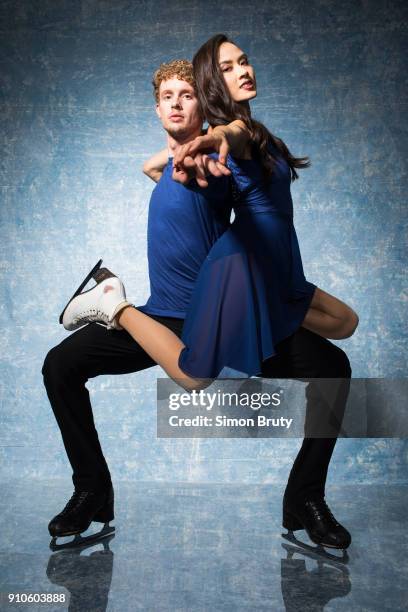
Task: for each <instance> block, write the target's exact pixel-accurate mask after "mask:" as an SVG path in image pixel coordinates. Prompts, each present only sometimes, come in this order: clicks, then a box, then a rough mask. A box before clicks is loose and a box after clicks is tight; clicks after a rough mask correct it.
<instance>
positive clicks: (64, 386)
mask: <svg viewBox="0 0 408 612" xmlns="http://www.w3.org/2000/svg"><path fill="white" fill-rule="evenodd" d="M152 318H154V319H156V320H157V321H159V322H160V323H163V324H164V325H166V326H167V327H168V328H169V329H171V330H172V331H173V332H175V333H176V334H177V335H178V336H180V335H181V331H182V327H183V320H182V319H174V318H168V317H158V316H153V317H152ZM276 348H277V355H275V356H274V357H272V358H270V359H269V360H268V361H266V362H265V363H264V367H263V370H262V376H263V377H265V378H296V379H306V378H331V379H339V380H338V381H337V383H336V381H334V382H335V384H334V386H333V381H331V383H330V385H329V388H328V387H327V381H321V383H319V381H314V382H311V383H309V385H308V386H307V388H306V396H307V416H306V425H305V436H306V437H305V439H304V440H303V443H302V446H301V448H300V451H299V453H298V455H297V457H296V460H295V462H294V464H293V467H292V470H291V473H290V476H289V480H288V485H287V487H286V494H287V495H289V496H301V495H304V494H309V493H317V494H324V487H325V482H326V476H327V470H328V466H329V462H330V458H331V456H332V453H333V449H334V446H335V444H336V437H332V438H311V437H307V436H308V431H309V430H310V431H312V425H313V426H315V425H314V423H316V419H315V417H316V415H317V417H318V418H317V422H319V420H321V419H322V418H325V415H326V416H327V418H328V415H329V414H333V413H335V416H336V418H337V419H338V421H339V422H341V418H342V414H343V411H344V407H345V403H346V400H347V395H348V392H349V379H350V377H351V369H350V364H349V361H348V358H347V356H346V354H345V353H344V352H343V351H342V350H341V349H339V348H338V347H337V346H335V345H334V344H332V343H331V342H329V341H328V340H326V339H324V338H322V337H321V336H318V335H317V334H314V333H312V332H310V331H308V330H306V329H304V328H302V327H301V328H300V329H299V330H298V331H297V332H296V333H295V334H293V335H292V336H290V337H289V338H287V339H285V340H283V341H282V342H280V343H279V344H278V345H277V347H276ZM154 365H156V364H155V362H154V361H153V360H152V359H151V358H150V357H149V355H148V354H147V353H146V352H145V351H144V350H143V349H142V348H141V347H140V346H139V345H138V344H137V342H135V340H134V339H133V338H132V337H131V336H130V334H128V332H127V331H125V330H123V331H117V330H107V329H106V328H105V327H104V326H102V325H100V324H98V323H90V324H89V325H86V326H85V327H82V328H81V329H79V330H77V331H76V332H74V333H72V334H70V335H69V336H67V337H66V338H65V340H63V341H62V342H61V343H60V344H58V345H57V346H55V347H54V348H52V349H51V350H50V351H49V352H48V354H47V356H46V358H45V361H44V365H43V368H42V373H43V376H44V384H45V387H46V390H47V394H48V397H49V400H50V402H51V406H52V409H53V411H54V415H55V418H56V420H57V423H58V425H59V428H60V430H61V434H62V439H63V442H64V446H65V450H66V453H67V455H68V459H69V461H70V464H71V466H72V470H73V475H72V480H73V483H74V486H75V488H77V489H88V490H98V489H103V488H105V487H106V486H109V485H110V483H111V475H110V472H109V468H108V466H107V463H106V460H105V457H104V455H103V452H102V449H101V445H100V442H99V438H98V434H97V431H96V429H95V423H94V419H93V414H92V406H91V402H90V399H89V392H88V389H87V388H86V386H85V383H86V382H87V380H88V379H89V378H94V377H95V376H99V375H101V374H129V373H131V372H138V371H140V370H144V369H146V368H150V367H152V366H154ZM325 383H326V384H325ZM333 405H334V408H333ZM312 421H313V423H312ZM313 431H314V430H313Z"/></svg>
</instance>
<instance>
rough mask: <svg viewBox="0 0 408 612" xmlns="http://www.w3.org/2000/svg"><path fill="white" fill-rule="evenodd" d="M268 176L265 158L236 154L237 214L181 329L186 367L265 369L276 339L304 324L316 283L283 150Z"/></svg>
mask: <svg viewBox="0 0 408 612" xmlns="http://www.w3.org/2000/svg"><path fill="white" fill-rule="evenodd" d="M272 152H273V153H274V155H276V159H277V163H276V165H275V169H274V173H273V175H272V177H271V178H270V179H269V181H268V182H267V184H265V183H264V181H263V177H262V168H261V166H260V163H259V162H257V161H255V160H254V159H251V160H244V159H237V158H233V157H232V156H231V155H229V156H228V162H227V163H228V167H229V168H230V170H231V173H232V182H233V185H234V191H235V198H234V199H235V206H234V213H235V219H234V221H233V223H232V224H231V225H230V227H229V228H228V229H227V231H226V232H225V233H224V234H223V235H222V236H221V237H220V238H219V239H218V240H217V242H216V243H215V244H214V245H213V247H212V249H211V251H210V252H209V254H208V256H207V258H206V259H205V261H204V263H203V265H202V267H201V269H200V273H199V276H198V278H197V281H196V284H195V286H194V291H193V295H192V300H191V302H190V306H189V310H188V312H187V316H186V319H185V323H184V327H183V333H182V336H181V339H182V341H183V342H184V344H185V348H184V349H183V350H182V352H181V354H180V358H179V366H180V368H181V369H182V370H183V371H184V372H185V373H186V374H189V375H190V376H194V377H196V378H216V377H217V376H219V374H220V372H221V370H222V369H223V368H225V367H228V368H232V369H234V370H238V371H239V372H241V373H243V374H246V375H248V376H254V375H256V374H260V373H261V369H262V362H263V361H265V360H266V359H268V358H269V357H272V356H273V355H275V354H276V345H277V344H278V342H280V341H281V340H284V339H285V338H287V337H288V336H290V335H292V334H293V333H294V332H295V331H296V330H297V329H298V328H299V327H300V326H301V324H302V322H303V319H304V318H305V315H306V313H307V310H308V308H309V306H310V302H311V300H312V297H313V294H314V291H315V288H316V285H314V284H313V283H310V282H308V281H307V280H306V279H305V276H304V273H303V266H302V260H301V256H300V251H299V245H298V240H297V236H296V231H295V228H294V225H293V203H292V197H291V193H290V182H291V180H290V167H289V165H288V164H287V162H286V160H285V159H284V158H282V157H281V156H279V157H278V156H277V150H275V149H272Z"/></svg>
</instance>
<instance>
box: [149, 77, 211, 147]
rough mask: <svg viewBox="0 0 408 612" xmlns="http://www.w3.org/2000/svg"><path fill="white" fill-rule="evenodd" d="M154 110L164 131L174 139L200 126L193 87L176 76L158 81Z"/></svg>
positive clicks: (184, 135) (201, 121) (198, 128)
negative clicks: (157, 99) (158, 86)
mask: <svg viewBox="0 0 408 612" xmlns="http://www.w3.org/2000/svg"><path fill="white" fill-rule="evenodd" d="M156 112H157V115H158V116H159V118H160V119H161V122H162V124H163V127H164V129H165V130H166V132H168V133H169V134H170V136H173V138H175V140H178V139H180V138H185V137H186V136H188V135H189V134H190V133H194V132H196V131H197V130H200V129H201V127H202V123H203V120H202V117H201V115H200V110H199V105H198V100H197V96H196V94H195V91H194V88H193V86H192V85H190V83H187V81H181V80H180V79H178V78H177V77H174V78H172V79H168V80H167V81H162V82H161V83H160V88H159V101H158V103H157V104H156Z"/></svg>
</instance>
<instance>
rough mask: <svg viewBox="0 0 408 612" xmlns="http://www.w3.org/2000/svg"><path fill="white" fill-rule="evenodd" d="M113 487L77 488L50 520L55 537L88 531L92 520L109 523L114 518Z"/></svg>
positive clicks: (49, 528) (50, 528)
mask: <svg viewBox="0 0 408 612" xmlns="http://www.w3.org/2000/svg"><path fill="white" fill-rule="evenodd" d="M113 501H114V495H113V487H112V486H111V488H110V489H109V490H108V491H104V492H100V493H97V492H94V491H77V490H75V491H74V493H73V495H72V497H71V499H70V500H69V502H68V503H67V504H66V506H65V508H64V509H63V510H62V511H61V512H60V513H59V514H57V515H56V516H54V518H53V519H52V520H51V521H50V522H49V524H48V531H49V533H50V535H51V536H52V537H53V538H56V537H65V536H70V535H77V534H80V533H82V532H83V531H86V530H87V529H88V527H89V525H90V524H91V523H92V521H96V522H98V523H108V522H109V521H112V520H113V519H114V514H113Z"/></svg>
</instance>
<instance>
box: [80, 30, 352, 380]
mask: <svg viewBox="0 0 408 612" xmlns="http://www.w3.org/2000/svg"><path fill="white" fill-rule="evenodd" d="M193 65H194V72H195V78H196V85H197V90H198V95H199V98H200V102H201V105H202V110H203V113H204V116H205V117H206V119H207V121H208V122H209V124H210V126H211V127H213V128H214V130H213V131H212V132H211V133H210V134H209V135H208V136H205V137H199V138H198V139H196V140H195V141H193V142H192V143H191V144H188V145H185V146H184V147H182V149H181V151H180V153H179V154H178V155H177V156H176V157H175V158H174V166H175V169H176V171H179V174H180V179H179V180H180V181H181V182H187V176H186V172H185V170H186V167H187V166H188V164H187V162H188V160H190V161H191V156H194V155H195V154H196V153H197V152H198V151H199V150H201V149H203V148H204V149H205V148H208V147H212V148H215V149H216V150H218V151H220V147H221V146H222V143H223V142H224V144H225V140H223V129H222V126H224V125H227V124H230V123H232V122H234V121H235V122H236V121H237V120H238V121H239V122H240V125H241V126H242V152H241V154H240V155H239V157H237V158H233V157H232V156H228V166H229V169H230V171H231V172H232V176H233V182H234V185H235V187H236V203H235V204H236V205H235V220H234V222H233V223H232V225H231V227H230V228H229V229H228V230H227V231H226V232H225V233H224V234H223V236H222V237H221V238H220V239H219V240H218V241H217V243H216V244H215V245H214V246H213V248H212V249H211V251H210V253H209V255H208V257H207V259H206V261H205V262H204V264H203V266H202V268H201V271H200V274H199V277H198V279H197V283H196V286H195V290H194V293H193V298H192V302H191V305H190V309H189V312H188V314H187V318H186V321H185V325H184V330H183V335H182V340H180V339H179V338H178V337H177V336H176V335H175V334H173V333H172V332H171V331H170V330H168V329H167V328H165V327H164V326H162V325H160V323H158V322H157V321H154V320H152V319H151V318H150V317H148V316H146V315H144V314H143V313H141V312H140V311H138V310H137V309H135V308H133V307H131V305H129V304H128V303H127V302H126V301H125V298H124V292H123V293H122V295H121V296H120V297H119V298H118V303H117V306H116V308H115V309H114V310H113V314H114V316H113V317H112V325H114V324H116V325H119V326H120V327H121V328H124V329H126V330H127V331H128V332H129V333H130V334H131V335H132V336H133V338H134V339H135V340H136V341H137V342H138V343H139V344H140V345H141V346H142V347H143V348H144V349H145V350H146V351H147V352H148V353H149V354H150V355H151V357H152V358H153V359H154V360H155V361H156V362H157V363H159V364H160V365H161V366H162V367H163V368H164V370H165V371H166V372H167V374H168V375H169V376H171V377H172V378H173V379H175V380H176V381H177V382H179V383H180V384H181V385H182V386H183V387H185V388H187V389H197V388H201V387H202V386H206V385H207V384H208V380H205V381H204V382H202V379H212V378H215V377H217V376H218V375H219V374H220V372H221V370H222V368H223V367H230V368H234V369H236V370H238V371H241V372H243V373H245V374H248V375H255V374H259V373H260V371H261V364H262V362H263V361H264V360H266V359H267V358H269V357H271V356H272V355H274V354H275V352H276V351H275V346H276V344H277V343H278V342H279V341H281V340H283V339H284V338H286V337H288V336H289V335H291V334H292V333H294V332H295V331H296V329H298V328H299V326H301V325H303V326H304V327H306V328H307V329H309V330H311V331H313V332H315V333H318V334H320V335H321V336H324V337H326V338H334V339H340V338H347V337H349V336H350V335H351V334H352V333H353V332H354V330H355V328H356V326H357V323H358V317H357V315H356V314H355V313H354V312H353V310H352V309H351V308H349V307H348V306H347V305H346V304H344V303H342V302H341V301H339V300H337V299H336V298H335V297H333V296H331V295H329V294H327V293H325V292H324V291H322V290H321V289H319V288H317V287H316V286H315V285H314V284H312V283H310V282H308V281H306V279H305V277H304V274H303V268H302V262H301V258H300V252H299V248H298V243H297V238H296V233H295V230H294V227H293V219H292V216H293V211H292V200H291V196H290V182H291V180H294V179H296V178H297V177H298V175H297V173H296V170H295V168H304V167H307V166H308V165H309V163H308V162H307V158H294V157H293V156H292V155H291V154H290V152H289V150H288V149H287V147H286V146H285V144H284V143H283V142H282V141H281V140H280V139H278V138H277V137H275V136H273V135H272V134H270V133H269V132H268V130H267V129H266V128H265V127H264V126H263V125H262V124H261V123H259V122H256V121H254V120H253V119H252V118H251V113H250V107H249V100H250V99H252V98H254V97H255V96H256V93H257V92H256V80H255V74H254V70H253V68H252V67H251V66H250V65H249V62H248V59H247V57H246V55H245V54H244V53H243V52H242V51H241V49H239V48H238V47H237V46H236V45H235V44H234V43H232V42H231V41H230V40H229V39H228V38H227V37H226V36H224V35H217V36H214V37H213V38H211V39H210V40H209V41H208V42H207V43H205V44H204V45H203V46H202V47H201V48H200V50H199V51H198V52H197V54H196V55H195V57H194V59H193ZM220 161H225V159H222V157H220ZM198 172H199V174H200V180H201V184H203V185H204V184H205V179H204V175H203V167H202V165H201V163H199V164H198ZM199 184H200V183H199ZM129 306H130V307H129ZM85 322H86V321H84V323H85Z"/></svg>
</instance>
